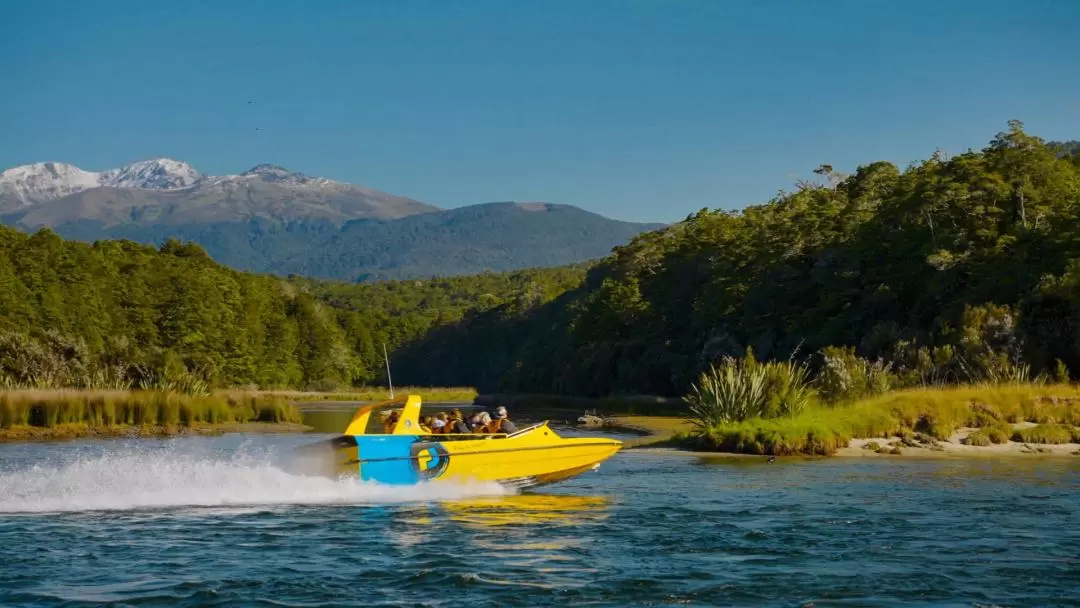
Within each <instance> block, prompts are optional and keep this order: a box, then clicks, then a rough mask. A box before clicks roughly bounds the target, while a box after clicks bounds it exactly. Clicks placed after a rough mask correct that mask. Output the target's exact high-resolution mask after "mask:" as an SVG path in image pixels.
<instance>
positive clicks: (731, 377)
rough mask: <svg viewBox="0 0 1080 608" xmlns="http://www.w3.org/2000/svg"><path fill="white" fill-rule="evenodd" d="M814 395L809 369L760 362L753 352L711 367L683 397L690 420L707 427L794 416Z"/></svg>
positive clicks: (789, 364)
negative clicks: (687, 407)
mask: <svg viewBox="0 0 1080 608" xmlns="http://www.w3.org/2000/svg"><path fill="white" fill-rule="evenodd" d="M813 396H814V391H813V389H811V388H810V382H809V371H808V369H807V367H806V366H805V365H803V364H799V363H794V362H791V361H782V362H769V363H759V362H758V361H757V360H755V359H754V355H753V353H752V352H750V353H747V355H746V356H745V357H743V358H742V359H732V358H730V357H728V358H726V359H724V360H723V361H722V362H721V363H720V365H718V366H716V365H714V366H710V367H709V370H708V371H706V372H703V373H702V374H701V376H700V378H698V382H697V383H696V384H694V385H692V386H691V389H690V393H689V394H687V395H686V396H685V397H684V398H683V399H684V401H686V403H688V404H689V408H690V420H691V421H692V422H693V423H694V425H695V426H697V427H699V428H701V429H709V428H712V427H715V426H718V425H723V424H728V423H732V422H742V421H744V420H748V419H750V418H776V417H780V416H795V415H798V414H800V413H802V411H803V410H804V409H805V408H806V406H807V404H809V403H810V401H811V400H812V398H813Z"/></svg>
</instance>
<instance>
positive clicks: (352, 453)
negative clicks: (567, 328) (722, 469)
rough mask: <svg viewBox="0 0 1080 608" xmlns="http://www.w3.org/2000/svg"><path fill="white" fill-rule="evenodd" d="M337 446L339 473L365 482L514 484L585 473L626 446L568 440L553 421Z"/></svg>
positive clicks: (362, 438)
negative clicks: (497, 431) (489, 432)
mask: <svg viewBox="0 0 1080 608" xmlns="http://www.w3.org/2000/svg"><path fill="white" fill-rule="evenodd" d="M334 444H335V445H334V450H335V453H336V458H335V460H336V462H337V463H338V466H337V467H336V468H337V472H338V473H339V474H346V475H355V476H357V477H359V478H360V479H362V480H364V481H373V482H378V483H385V484H414V483H419V482H423V481H436V480H437V481H456V482H470V481H495V482H499V483H502V484H504V485H508V486H513V487H529V486H535V485H541V484H546V483H553V482H556V481H561V480H563V479H567V478H569V477H573V476H575V475H579V474H581V473H584V472H586V471H589V470H591V469H594V468H596V467H597V466H599V464H600V463H601V462H603V461H605V460H607V459H608V458H610V457H611V456H613V455H614V454H615V453H616V452H618V451H619V449H620V448H621V447H622V443H621V442H619V441H616V440H613V439H606V438H592V437H589V438H563V437H560V436H559V435H557V434H556V433H555V432H554V431H552V430H551V429H550V428H548V426H547V424H542V425H538V426H536V427H533V428H531V429H528V430H526V431H523V432H521V433H517V434H514V435H510V436H508V437H493V436H483V435H471V436H457V437H453V438H439V439H435V438H433V437H428V436H419V435H359V436H351V435H345V436H342V437H340V438H338V439H336V440H334Z"/></svg>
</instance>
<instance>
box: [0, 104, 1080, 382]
mask: <svg viewBox="0 0 1080 608" xmlns="http://www.w3.org/2000/svg"><path fill="white" fill-rule="evenodd" d="M815 173H817V174H818V179H816V180H814V181H807V182H801V183H799V184H797V188H796V189H795V190H794V191H792V192H787V193H781V194H780V195H778V196H777V197H776V198H775V199H773V200H772V201H770V202H768V203H766V204H763V205H760V206H752V207H748V208H746V209H744V210H741V211H709V210H702V211H700V212H698V213H696V214H693V215H691V216H690V217H688V218H687V219H686V220H685V221H683V222H680V223H678V224H675V225H673V226H670V227H667V228H665V229H662V230H658V231H654V232H649V233H645V234H642V235H640V236H638V237H636V238H634V239H633V240H632V241H631V242H629V243H628V244H627V245H625V246H621V247H617V248H616V249H615V250H614V251H613V253H612V254H611V255H610V256H609V257H607V258H605V259H604V260H602V261H601V262H599V263H597V264H594V265H592V266H591V267H586V266H584V265H583V266H579V267H568V268H556V269H547V270H529V271H518V272H511V273H486V274H481V275H476V276H471V277H458V278H446V279H430V280H415V281H414V280H403V281H388V282H379V283H373V284H347V283H333V282H323V281H315V280H311V279H301V278H295V277H293V278H290V279H288V280H285V279H281V278H276V277H269V276H261V275H253V274H248V273H242V272H238V271H234V270H230V269H227V268H225V267H223V266H220V265H218V264H216V263H215V262H213V261H212V260H211V259H210V258H209V257H208V256H207V255H206V253H205V251H204V250H203V249H201V248H200V247H199V246H197V245H194V244H190V243H189V244H182V243H180V242H178V241H174V240H170V241H168V242H166V243H165V244H163V245H162V246H161V247H160V248H153V247H149V246H145V245H139V244H135V243H133V242H130V241H100V242H97V243H95V244H93V245H87V244H83V243H78V242H73V241H65V240H63V239H61V238H60V237H58V236H57V235H56V234H54V233H52V232H50V231H48V230H43V231H40V232H38V233H36V234H34V235H29V236H28V235H25V234H23V233H20V232H18V231H15V230H9V229H5V228H0V382H3V383H6V384H8V385H25V386H61V385H70V386H103V385H111V384H123V385H127V386H132V385H134V386H144V385H149V386H155V385H157V384H161V383H182V382H185V381H189V380H191V379H197V380H199V381H200V382H205V383H207V384H209V385H213V386H262V387H285V386H289V387H298V388H325V389H330V388H338V387H341V386H343V385H347V384H352V385H363V384H372V383H381V382H383V381H384V380H385V372H384V370H383V362H382V352H381V345H382V344H384V343H385V344H386V345H387V347H388V349H390V351H391V361H392V363H393V366H394V376H395V381H399V382H402V383H410V384H419V385H462V384H465V385H473V386H477V387H479V388H480V389H481V390H483V391H508V392H543V393H566V394H579V395H609V394H630V393H638V394H662V395H678V394H683V393H684V392H685V391H686V390H687V388H688V386H689V385H690V383H691V382H692V381H693V380H694V379H695V378H696V377H697V375H698V374H699V373H700V372H701V371H702V370H703V369H705V368H706V367H707V366H708V365H709V364H710V363H714V362H716V361H718V360H720V359H723V358H724V357H728V356H732V357H738V356H741V355H743V354H745V353H746V352H747V351H748V350H752V351H753V353H754V355H755V356H756V357H757V358H758V359H761V360H775V359H779V360H787V359H789V358H794V359H799V360H804V361H808V362H810V364H811V365H814V366H818V367H820V366H822V365H827V364H828V362H829V361H831V360H835V359H836V358H837V357H848V358H856V357H857V358H858V359H859V360H860V361H865V362H866V364H867V365H873V366H877V367H878V368H880V369H883V370H888V372H889V374H891V375H892V377H894V378H895V379H896V381H897V382H901V383H904V384H937V383H953V382H968V381H992V380H995V379H1001V378H1011V379H1023V378H1029V377H1034V376H1036V375H1038V374H1048V375H1056V376H1057V377H1062V376H1064V375H1071V374H1073V373H1076V374H1080V151H1078V150H1077V147H1076V146H1075V145H1074V144H1046V143H1044V142H1043V141H1042V140H1040V139H1038V138H1036V137H1033V136H1030V135H1028V134H1026V133H1025V132H1024V131H1023V129H1022V126H1021V125H1020V124H1019V123H1017V122H1013V123H1010V125H1009V129H1008V130H1007V131H1006V132H1003V133H1001V134H999V135H998V136H996V137H995V138H994V139H993V141H992V142H991V143H990V144H989V146H988V147H986V148H985V149H984V150H981V151H978V152H974V151H973V152H967V153H964V154H959V155H957V156H954V157H945V156H944V155H942V154H934V155H933V156H931V157H930V158H929V159H928V160H926V161H923V162H919V163H914V164H912V165H911V166H909V167H907V168H906V169H903V170H901V169H900V168H898V167H896V166H895V165H893V164H890V163H887V162H875V163H870V164H868V165H864V166H861V167H859V168H858V169H857V170H856V171H855V172H854V173H853V174H850V175H844V174H841V173H838V172H837V171H835V170H833V168H832V167H830V166H828V165H822V166H821V167H819V168H818V169H817V170H816V171H815ZM822 353H831V357H832V358H831V359H830V358H829V357H823V356H822Z"/></svg>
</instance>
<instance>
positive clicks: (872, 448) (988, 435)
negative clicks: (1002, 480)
mask: <svg viewBox="0 0 1080 608" xmlns="http://www.w3.org/2000/svg"><path fill="white" fill-rule="evenodd" d="M1077 422H1080V391H1078V390H1077V389H1075V388H1073V387H1071V386H1044V387H1036V386H1007V387H952V388H946V389H922V390H913V391H897V392H895V393H890V394H888V395H884V396H881V397H875V398H872V399H868V400H864V401H860V402H856V403H854V404H850V405H843V406H837V407H832V408H821V407H819V408H814V409H812V410H809V411H807V412H804V413H803V414H801V415H799V416H795V417H793V418H782V419H768V420H764V419H752V420H748V421H745V422H741V423H733V424H729V425H723V426H719V427H716V428H712V429H708V430H707V431H700V430H696V429H695V427H694V426H693V425H691V423H690V422H688V421H687V420H685V419H683V418H680V417H670V416H615V417H612V418H608V419H607V420H605V426H606V427H608V428H615V429H621V430H626V431H629V432H635V433H640V434H642V435H643V436H642V437H641V438H638V439H632V440H630V441H629V442H627V448H644V447H652V448H655V447H666V448H675V449H677V450H679V451H683V452H687V453H693V454H699V455H705V454H718V455H719V454H752V455H753V454H756V455H775V456H788V455H804V456H840V457H859V458H862V457H875V458H886V457H887V458H896V457H917V458H926V457H952V456H956V457H990V458H994V457H1012V456H1017V457H1030V456H1068V457H1080V425H1077Z"/></svg>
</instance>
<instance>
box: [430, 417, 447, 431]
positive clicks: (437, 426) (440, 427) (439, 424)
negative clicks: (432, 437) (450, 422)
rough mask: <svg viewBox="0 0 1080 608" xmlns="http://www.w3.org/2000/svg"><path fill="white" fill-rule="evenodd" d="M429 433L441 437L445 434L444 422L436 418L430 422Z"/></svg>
mask: <svg viewBox="0 0 1080 608" xmlns="http://www.w3.org/2000/svg"><path fill="white" fill-rule="evenodd" d="M431 432H432V433H435V434H437V435H441V434H443V433H445V432H446V421H445V420H443V419H441V418H436V419H435V420H432V421H431Z"/></svg>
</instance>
